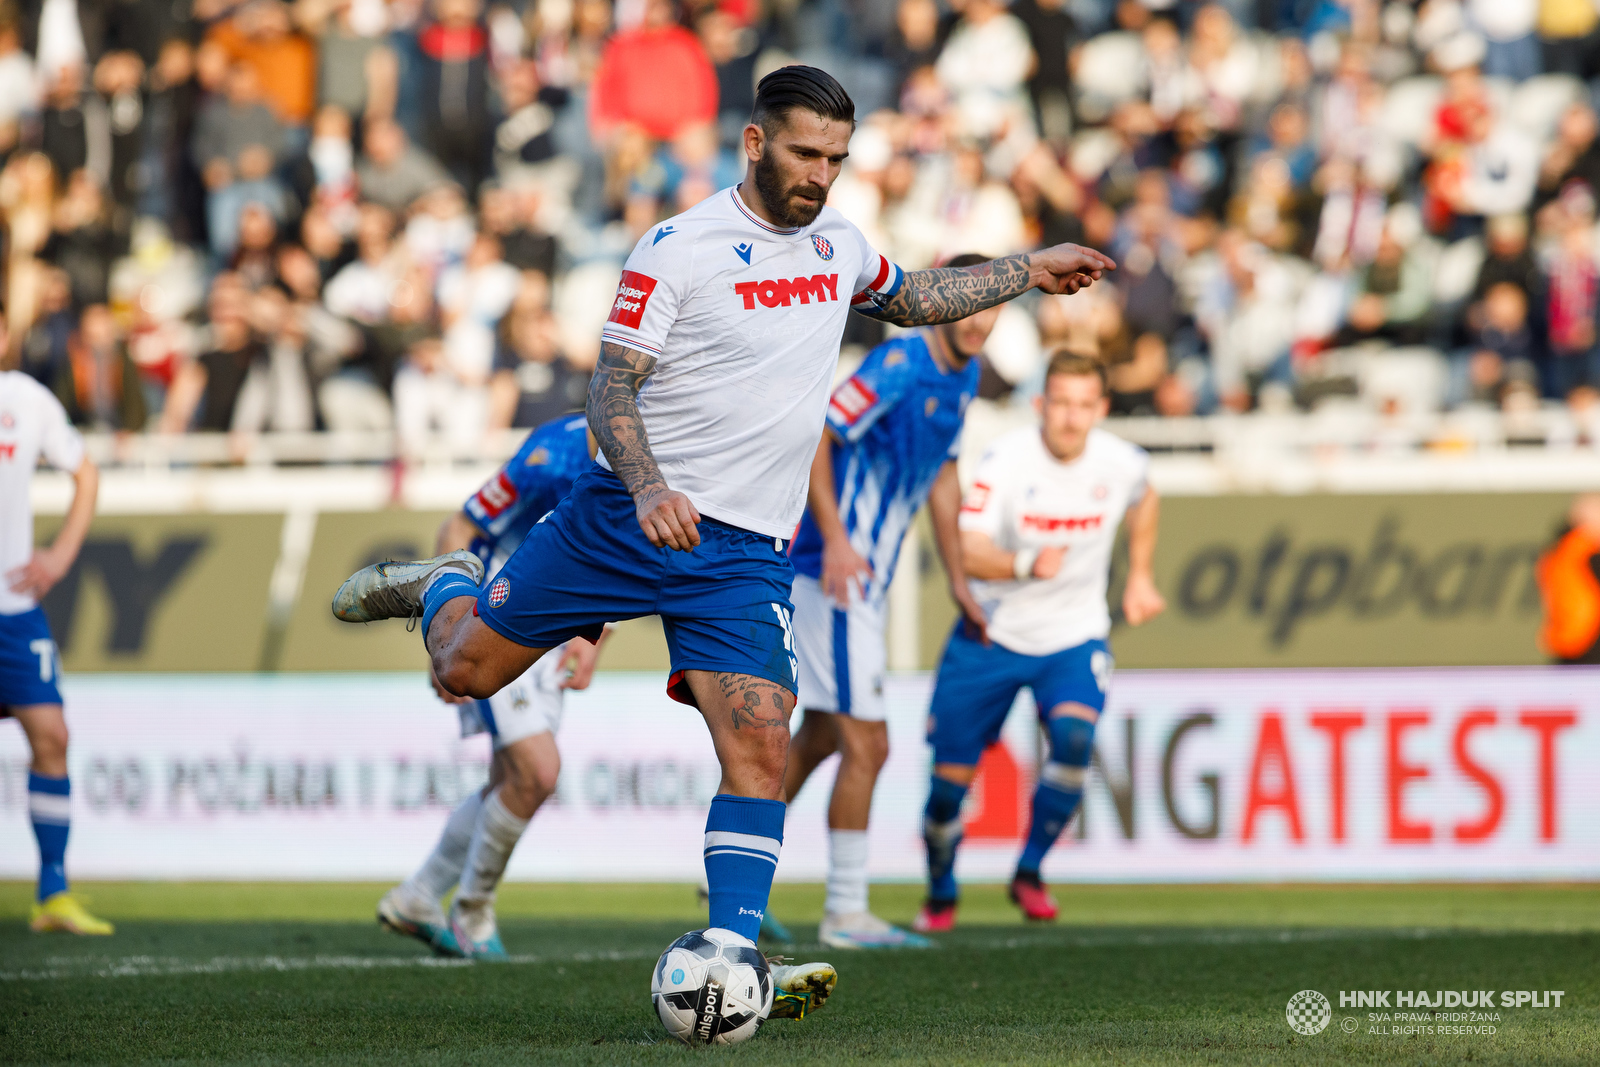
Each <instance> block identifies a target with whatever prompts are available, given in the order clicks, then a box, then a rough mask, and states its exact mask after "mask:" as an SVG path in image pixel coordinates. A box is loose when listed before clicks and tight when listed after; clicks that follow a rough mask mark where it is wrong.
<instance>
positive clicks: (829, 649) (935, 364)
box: [784, 255, 1000, 948]
mask: <svg viewBox="0 0 1600 1067" xmlns="http://www.w3.org/2000/svg"><path fill="white" fill-rule="evenodd" d="M983 262H985V260H984V257H982V256H977V255H965V256H957V257H956V258H954V259H952V260H950V262H949V263H947V264H946V266H949V267H971V266H977V265H978V264H980V263H983ZM999 317H1000V309H999V308H998V307H993V308H988V309H986V310H984V311H980V312H978V313H977V314H976V315H969V316H968V317H967V318H964V319H961V320H959V321H957V322H951V323H946V324H944V325H942V326H931V327H928V328H927V329H923V330H918V331H916V332H915V333H908V334H905V335H903V336H900V337H896V338H894V339H893V340H890V341H887V342H885V343H884V344H881V345H879V346H878V347H877V348H874V349H873V350H872V351H871V352H869V353H867V358H866V359H865V360H864V361H863V362H862V364H861V367H860V368H859V369H858V370H857V371H856V372H855V374H854V375H852V376H851V377H850V379H849V380H848V381H846V382H844V383H843V384H842V385H840V386H839V387H838V388H837V389H835V390H834V391H833V399H832V401H831V402H830V403H829V404H828V418H827V425H826V427H825V429H824V432H823V434H822V440H821V442H820V443H819V444H818V445H817V454H816V458H815V459H814V460H813V461H812V464H811V487H810V490H809V493H808V500H809V506H808V507H807V509H806V515H805V518H804V519H802V520H801V522H800V532H799V533H797V534H796V535H795V540H794V550H793V552H791V553H790V556H789V559H790V561H791V562H792V563H793V564H794V569H795V579H794V591H793V594H792V596H793V598H794V636H795V649H796V651H797V652H798V653H799V657H800V692H799V694H798V699H799V704H800V706H801V707H803V708H804V709H805V719H804V720H803V721H802V722H801V724H800V729H799V731H798V732H797V733H796V734H795V735H794V739H793V740H792V741H790V743H789V769H788V771H787V773H786V774H785V775H784V794H785V796H786V797H787V798H788V799H790V800H793V799H794V798H795V797H796V796H798V795H799V793H800V789H801V787H802V786H803V785H805V782H806V779H807V778H808V777H810V775H811V772H812V771H814V770H816V768H817V765H818V764H819V763H821V762H822V761H823V760H824V759H827V758H828V757H829V756H831V755H832V754H833V753H834V752H838V753H839V754H840V755H839V769H838V772H837V774H836V775H835V777H834V780H833V796H832V799H831V800H830V801H829V804H828V898H827V903H826V905H825V907H824V910H823V919H822V926H821V928H820V930H819V931H818V935H817V939H818V940H819V941H821V942H822V943H823V944H824V945H827V946H828V947H830V948H897V947H913V948H925V947H927V946H928V945H929V941H928V940H927V939H926V938H923V937H918V936H917V935H916V934H913V933H910V932H908V931H906V930H902V929H900V928H899V927H896V926H892V925H890V924H889V923H887V922H885V921H884V920H883V919H880V918H878V917H877V916H876V915H874V914H872V912H871V911H869V910H868V909H867V819H868V816H869V814H870V813H871V810H872V792H873V789H874V788H875V787H876V785H877V782H878V772H879V771H880V770H882V769H883V764H884V761H885V760H886V759H888V758H889V728H888V725H887V724H886V723H885V722H884V714H885V708H884V700H883V672H884V669H885V666H886V664H887V662H888V656H887V652H886V648H885V644H884V621H885V609H886V607H887V599H888V593H889V583H890V582H891V581H892V580H893V578H894V569H895V561H896V559H897V558H898V557H899V555H900V543H901V541H902V539H903V538H904V537H905V533H906V530H907V529H908V528H909V527H910V525H911V520H912V518H913V517H914V516H915V515H916V513H917V509H918V508H920V507H921V506H922V502H923V501H924V500H927V501H928V506H929V508H930V510H931V511H932V514H933V528H934V534H935V537H936V539H937V541H938V544H939V555H940V556H941V557H942V558H943V559H944V565H945V572H946V573H947V574H948V575H949V576H950V591H951V593H952V595H953V596H954V597H955V600H956V603H957V604H958V605H960V606H961V609H962V613H963V614H964V615H965V616H966V617H967V618H968V619H969V620H971V621H972V622H973V624H974V625H975V626H978V627H980V628H981V627H982V626H983V624H984V618H983V612H982V610H981V609H980V608H979V607H978V603H977V601H976V600H974V599H973V597H972V593H971V592H970V591H969V590H968V588H967V579H966V574H965V573H964V572H963V571H962V569H961V542H960V534H959V532H958V531H957V528H956V515H957V512H958V511H959V509H960V507H961V488H960V485H959V484H958V483H957V481H956V450H957V438H958V437H959V436H960V433H961V423H962V419H963V417H964V416H965V415H966V411H967V404H968V402H970V401H971V400H972V398H973V396H974V395H975V394H976V393H977V391H978V363H977V361H976V360H975V359H974V358H973V357H974V356H976V355H977V354H978V353H979V352H980V351H982V350H983V345H984V342H985V341H987V340H988V339H989V331H991V330H992V329H994V324H995V320H996V319H997V318H999Z"/></svg>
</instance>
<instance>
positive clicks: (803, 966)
mask: <svg viewBox="0 0 1600 1067" xmlns="http://www.w3.org/2000/svg"><path fill="white" fill-rule="evenodd" d="M770 966H771V968H772V1012H771V1014H769V1015H768V1016H767V1018H769V1019H804V1018H805V1017H806V1016H807V1015H810V1014H811V1013H812V1012H814V1011H816V1010H817V1009H818V1008H820V1007H822V1005H823V1004H825V1003H827V1000H828V996H829V994H831V993H832V992H833V987H834V986H835V985H836V984H838V981H839V972H838V971H836V970H835V969H834V967H833V964H831V963H797V964H793V965H791V966H786V965H784V964H782V963H772V964H770Z"/></svg>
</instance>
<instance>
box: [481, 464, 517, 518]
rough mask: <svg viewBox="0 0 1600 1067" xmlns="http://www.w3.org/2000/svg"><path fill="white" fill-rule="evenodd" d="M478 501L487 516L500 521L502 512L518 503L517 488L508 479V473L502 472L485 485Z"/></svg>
mask: <svg viewBox="0 0 1600 1067" xmlns="http://www.w3.org/2000/svg"><path fill="white" fill-rule="evenodd" d="M476 499H477V502H478V507H480V508H482V509H483V513H484V515H485V516H487V517H488V518H491V519H498V518H499V517H500V513H501V512H502V511H504V510H505V509H506V508H509V507H510V506H511V505H512V504H515V503H516V502H517V487H516V486H515V485H514V484H512V481H511V479H510V478H507V477H506V472H505V471H501V472H500V473H499V474H496V475H495V476H494V477H493V478H491V479H490V480H489V481H488V482H486V483H484V486H483V488H482V489H479V490H478V495H477V498H476Z"/></svg>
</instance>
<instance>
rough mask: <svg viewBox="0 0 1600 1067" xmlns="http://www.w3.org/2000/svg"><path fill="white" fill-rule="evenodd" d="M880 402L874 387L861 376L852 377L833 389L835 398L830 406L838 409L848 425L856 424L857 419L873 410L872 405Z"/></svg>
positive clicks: (829, 403) (830, 402)
mask: <svg viewBox="0 0 1600 1067" xmlns="http://www.w3.org/2000/svg"><path fill="white" fill-rule="evenodd" d="M877 402H878V394H877V393H875V392H873V391H872V387H871V386H869V385H867V383H866V382H864V381H862V380H861V379H860V378H851V379H850V380H849V381H847V382H845V383H844V384H843V385H841V386H839V388H837V389H835V390H834V391H833V399H832V400H830V401H829V402H828V406H829V407H830V408H832V409H833V410H835V411H837V412H838V413H839V415H840V417H841V418H843V419H844V422H845V425H846V426H854V425H855V422H856V420H857V419H859V418H860V417H861V416H863V415H865V414H866V413H867V412H868V411H870V410H872V405H874V404H876V403H877Z"/></svg>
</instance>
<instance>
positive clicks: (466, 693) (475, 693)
mask: <svg viewBox="0 0 1600 1067" xmlns="http://www.w3.org/2000/svg"><path fill="white" fill-rule="evenodd" d="M433 673H434V675H435V677H437V678H438V679H439V684H440V685H441V686H443V687H444V689H445V691H446V692H448V693H453V694H454V695H456V696H458V697H474V698H476V699H478V700H487V699H489V698H490V697H492V696H494V694H495V689H494V687H492V686H491V685H489V684H487V682H486V681H485V680H484V678H483V671H482V670H481V669H480V666H479V664H477V663H476V662H474V661H473V660H472V659H471V658H469V657H467V656H465V655H462V654H461V653H460V652H459V651H456V650H453V649H450V648H443V649H440V650H439V651H438V652H435V653H434V654H433Z"/></svg>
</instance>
